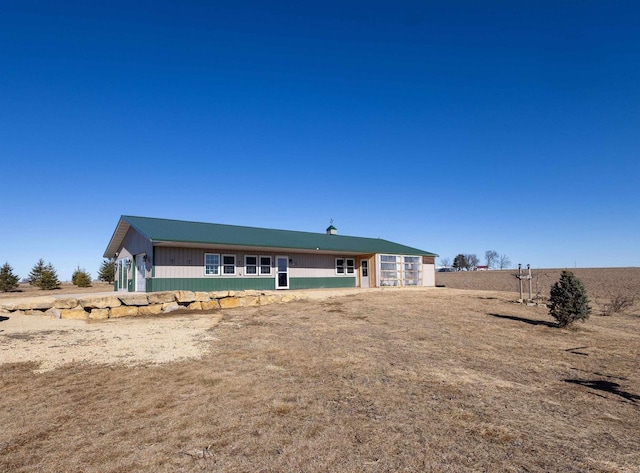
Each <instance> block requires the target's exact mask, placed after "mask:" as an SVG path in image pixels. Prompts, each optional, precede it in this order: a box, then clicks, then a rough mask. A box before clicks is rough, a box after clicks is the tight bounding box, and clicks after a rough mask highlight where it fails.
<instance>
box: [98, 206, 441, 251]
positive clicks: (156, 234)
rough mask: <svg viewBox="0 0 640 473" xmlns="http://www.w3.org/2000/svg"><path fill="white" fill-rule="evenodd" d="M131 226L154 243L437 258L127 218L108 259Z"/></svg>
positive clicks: (258, 231) (387, 247)
mask: <svg viewBox="0 0 640 473" xmlns="http://www.w3.org/2000/svg"><path fill="white" fill-rule="evenodd" d="M129 226H131V227H133V228H134V229H135V230H137V231H138V232H139V233H141V234H142V235H143V236H145V237H146V238H148V239H149V240H151V241H152V242H154V243H160V242H164V243H167V242H172V243H182V244H207V245H216V244H217V245H225V246H237V247H260V248H274V249H275V248H278V249H294V250H307V251H313V250H315V251H325V252H327V251H330V252H339V253H352V254H371V253H390V254H400V255H425V256H437V255H436V254H434V253H430V252H428V251H424V250H419V249H417V248H411V247H409V246H405V245H401V244H399V243H393V242H391V241H387V240H382V239H379V238H362V237H353V236H342V235H327V234H326V233H311V232H298V231H291V230H274V229H269V228H256V227H243V226H236V225H223V224H218V223H201V222H187V221H182V220H167V219H161V218H149V217H133V216H129V215H123V216H122V217H121V218H120V221H119V222H118V227H117V228H116V231H115V232H114V234H113V236H112V238H111V241H110V242H109V246H108V247H107V250H106V251H105V254H104V256H105V258H109V257H111V256H113V254H114V253H115V251H117V248H118V247H119V246H120V244H121V243H122V239H123V238H124V236H125V234H126V231H127V230H128V229H129ZM178 246H179V245H178Z"/></svg>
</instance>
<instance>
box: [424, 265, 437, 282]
mask: <svg viewBox="0 0 640 473" xmlns="http://www.w3.org/2000/svg"><path fill="white" fill-rule="evenodd" d="M422 285H423V286H429V287H434V286H435V285H436V265H435V264H423V265H422Z"/></svg>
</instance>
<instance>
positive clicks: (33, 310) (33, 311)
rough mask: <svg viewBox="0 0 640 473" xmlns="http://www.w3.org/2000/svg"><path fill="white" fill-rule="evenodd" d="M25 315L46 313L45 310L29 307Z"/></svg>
mask: <svg viewBox="0 0 640 473" xmlns="http://www.w3.org/2000/svg"><path fill="white" fill-rule="evenodd" d="M24 313H25V315H44V310H37V309H29V310H25V311H24Z"/></svg>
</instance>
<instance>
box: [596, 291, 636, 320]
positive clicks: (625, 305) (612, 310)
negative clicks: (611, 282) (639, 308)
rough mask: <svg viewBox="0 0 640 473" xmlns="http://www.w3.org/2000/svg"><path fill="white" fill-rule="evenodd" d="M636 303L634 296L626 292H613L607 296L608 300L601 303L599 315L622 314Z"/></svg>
mask: <svg viewBox="0 0 640 473" xmlns="http://www.w3.org/2000/svg"><path fill="white" fill-rule="evenodd" d="M635 303H636V299H635V297H634V296H631V295H627V294H620V293H618V294H615V295H612V296H610V297H609V302H605V303H603V304H602V311H601V315H604V316H610V315H613V314H624V313H626V312H627V311H629V309H631V308H632V307H633V306H634V305H635Z"/></svg>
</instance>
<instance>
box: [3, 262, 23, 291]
mask: <svg viewBox="0 0 640 473" xmlns="http://www.w3.org/2000/svg"><path fill="white" fill-rule="evenodd" d="M19 280H20V278H19V277H18V276H17V275H15V274H13V268H12V267H11V265H10V264H9V263H5V264H4V265H3V266H2V268H0V290H1V291H2V292H9V291H13V290H14V289H16V288H17V287H18V281H19Z"/></svg>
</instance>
